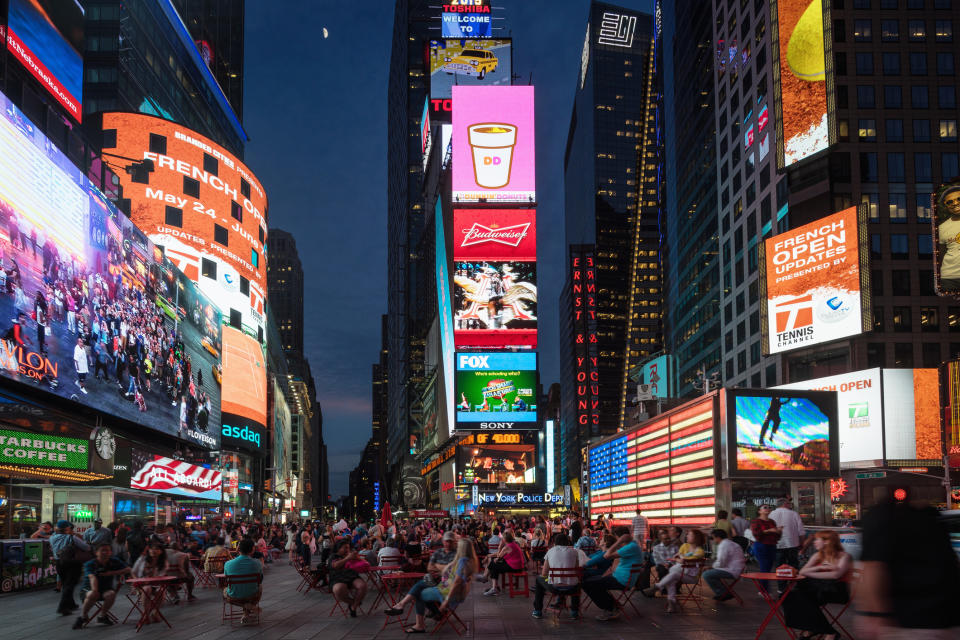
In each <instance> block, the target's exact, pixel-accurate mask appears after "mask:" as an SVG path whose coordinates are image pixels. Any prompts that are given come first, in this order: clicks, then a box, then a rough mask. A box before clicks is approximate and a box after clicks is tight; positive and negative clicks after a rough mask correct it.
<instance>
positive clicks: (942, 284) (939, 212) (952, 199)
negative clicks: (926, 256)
mask: <svg viewBox="0 0 960 640" xmlns="http://www.w3.org/2000/svg"><path fill="white" fill-rule="evenodd" d="M933 212H934V214H933V238H934V249H933V255H934V267H935V269H934V278H935V280H936V290H937V293H938V294H939V295H941V296H953V297H958V296H960V180H954V181H951V182H947V183H945V184H942V185H940V188H939V189H937V192H936V193H935V194H934V195H933Z"/></svg>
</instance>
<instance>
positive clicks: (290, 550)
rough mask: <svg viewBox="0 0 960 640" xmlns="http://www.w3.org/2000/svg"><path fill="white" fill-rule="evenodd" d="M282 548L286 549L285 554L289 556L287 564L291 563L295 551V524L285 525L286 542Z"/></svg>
mask: <svg viewBox="0 0 960 640" xmlns="http://www.w3.org/2000/svg"><path fill="white" fill-rule="evenodd" d="M283 548H284V549H285V550H286V551H287V554H288V556H289V559H290V562H289V564H291V565H292V564H293V556H294V554H296V553H297V526H296V525H293V524H292V525H290V526H289V527H287V543H286V544H285V545H284V546H283Z"/></svg>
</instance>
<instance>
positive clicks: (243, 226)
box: [103, 113, 267, 335]
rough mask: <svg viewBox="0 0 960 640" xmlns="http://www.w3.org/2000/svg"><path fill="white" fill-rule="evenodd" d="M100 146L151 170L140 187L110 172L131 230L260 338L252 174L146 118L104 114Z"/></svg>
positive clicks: (259, 253) (258, 224) (261, 274)
mask: <svg viewBox="0 0 960 640" xmlns="http://www.w3.org/2000/svg"><path fill="white" fill-rule="evenodd" d="M103 142H104V144H103V147H104V150H105V151H108V152H109V153H112V154H116V155H119V156H124V157H126V158H137V159H140V158H143V159H144V160H150V161H152V162H153V171H152V172H149V173H147V176H146V180H145V181H135V179H138V176H136V175H132V174H130V173H127V172H126V171H124V170H123V168H122V166H121V167H120V168H119V170H117V175H118V176H119V177H120V183H121V185H122V186H123V194H124V197H126V198H128V199H129V200H130V217H131V219H132V220H133V221H134V223H135V224H137V225H138V226H139V227H140V228H141V229H143V230H144V232H145V233H146V234H147V235H148V236H150V239H151V240H153V241H154V242H155V243H156V244H158V245H160V246H162V247H163V249H164V252H165V253H166V255H167V257H168V258H170V260H171V261H173V263H174V264H176V265H177V266H178V267H179V268H180V270H181V271H183V272H184V273H186V274H187V276H188V277H190V278H191V279H192V280H194V281H195V282H197V283H198V284H199V285H200V289H201V290H202V291H203V292H204V293H206V294H207V295H208V296H209V297H210V298H211V299H212V300H213V301H214V303H216V304H217V306H219V307H220V309H221V310H222V311H223V312H224V314H227V313H228V310H229V312H230V316H231V318H230V319H231V322H233V318H235V317H237V316H239V321H240V323H241V325H242V326H243V327H245V328H247V329H248V330H250V331H252V332H254V333H256V334H258V335H259V334H260V332H262V331H264V304H265V297H266V289H267V263H266V259H267V257H266V241H267V196H266V193H264V190H263V187H262V186H261V185H260V182H259V181H258V180H257V178H256V176H254V175H253V172H251V171H250V169H248V168H247V167H246V165H244V164H243V163H242V162H240V161H239V160H238V159H237V158H236V157H235V156H233V155H232V154H231V153H230V152H229V151H227V150H226V149H224V148H223V147H221V146H219V145H217V144H216V143H214V142H213V141H211V140H209V139H207V138H205V137H203V136H201V135H200V134H198V133H195V132H194V131H191V130H190V129H187V128H185V127H183V126H181V125H178V124H176V123H173V122H168V121H167V120H163V119H161V118H155V117H153V116H148V115H143V114H138V113H106V114H104V115H103ZM107 160H109V157H108V158H107ZM114 162H116V161H114ZM123 164H124V165H125V164H126V161H124V163H123Z"/></svg>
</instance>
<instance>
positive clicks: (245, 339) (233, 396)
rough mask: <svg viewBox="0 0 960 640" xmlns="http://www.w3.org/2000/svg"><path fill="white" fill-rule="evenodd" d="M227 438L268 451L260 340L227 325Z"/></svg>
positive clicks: (223, 405) (264, 372)
mask: <svg viewBox="0 0 960 640" xmlns="http://www.w3.org/2000/svg"><path fill="white" fill-rule="evenodd" d="M221 411H222V414H223V418H222V419H223V441H224V444H225V445H231V446H239V447H243V448H246V449H250V450H253V451H257V452H261V453H262V452H266V450H267V448H268V447H267V441H266V430H267V427H266V424H267V369H266V361H265V360H264V356H263V348H262V347H261V346H260V343H259V342H257V341H256V340H255V339H253V338H251V337H250V336H248V335H247V334H245V333H243V332H242V331H240V330H239V329H235V328H233V327H229V326H224V327H223V398H222V400H221Z"/></svg>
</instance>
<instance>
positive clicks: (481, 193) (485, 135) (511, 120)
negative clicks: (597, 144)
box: [452, 86, 537, 204]
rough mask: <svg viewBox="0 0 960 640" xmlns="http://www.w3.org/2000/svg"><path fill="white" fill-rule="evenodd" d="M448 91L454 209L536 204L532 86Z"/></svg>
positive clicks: (480, 87)
mask: <svg viewBox="0 0 960 640" xmlns="http://www.w3.org/2000/svg"><path fill="white" fill-rule="evenodd" d="M452 91H453V202H454V204H457V203H463V202H524V203H534V202H536V200H537V193H536V167H537V163H536V157H535V152H534V146H535V144H534V136H535V133H536V132H535V130H534V116H533V87H498V86H454V87H453V88H452Z"/></svg>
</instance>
